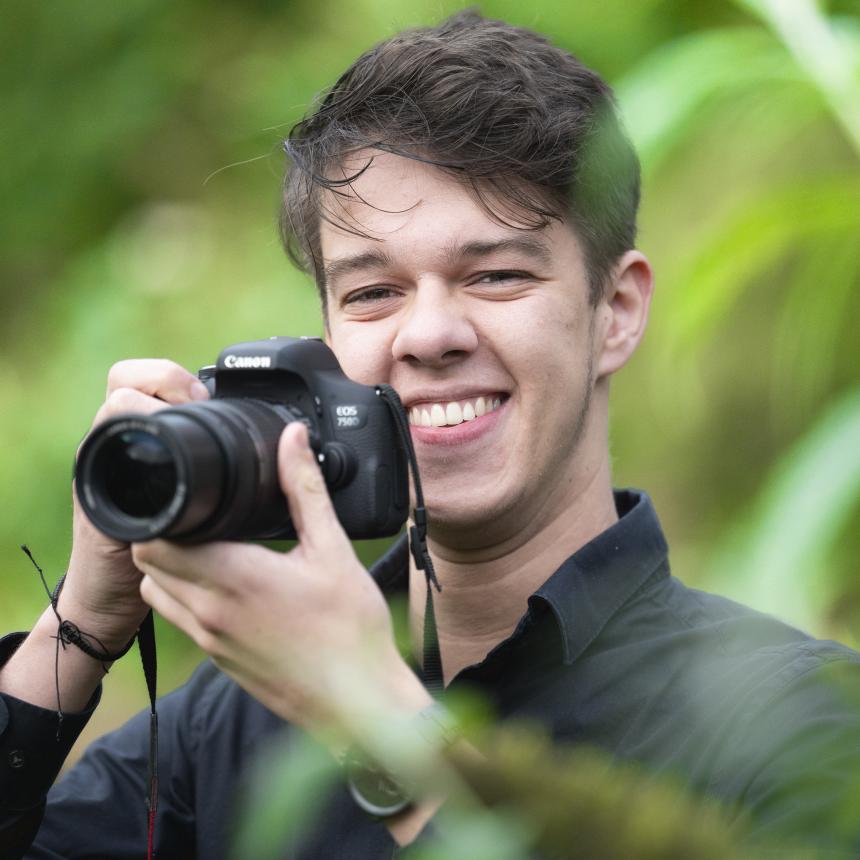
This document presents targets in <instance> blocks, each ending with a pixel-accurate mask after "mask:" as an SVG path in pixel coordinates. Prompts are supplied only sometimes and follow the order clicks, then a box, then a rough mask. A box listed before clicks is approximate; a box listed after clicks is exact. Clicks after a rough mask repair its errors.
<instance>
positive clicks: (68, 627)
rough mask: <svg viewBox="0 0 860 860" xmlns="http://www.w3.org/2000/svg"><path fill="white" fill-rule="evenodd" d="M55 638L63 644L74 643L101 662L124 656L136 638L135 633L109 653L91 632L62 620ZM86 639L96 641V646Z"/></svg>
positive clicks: (109, 661) (112, 660)
mask: <svg viewBox="0 0 860 860" xmlns="http://www.w3.org/2000/svg"><path fill="white" fill-rule="evenodd" d="M57 638H58V639H59V640H60V642H62V643H63V645H76V646H77V647H78V648H80V649H81V651H83V652H84V654H86V655H87V656H88V657H92V658H93V659H94V660H98V661H99V662H101V663H113V662H114V661H115V660H119V658H120V657H125V655H126V654H128V652H129V651H130V650H131V646H132V645H134V641H135V639H137V633H135V634H134V636H132V637H131V639H129V640H128V642H127V643H126V645H125V646H124V647H123V648H122V649H121V650H119V651H116V652H115V653H111V652H110V651H108V650H107V648H105V646H104V643H102V641H101V640H100V639H99V638H98V637H97V636H94V635H93V634H92V633H84V631H83V630H81V629H80V627H78V625H77V624H75V623H74V622H72V621H68V620H64V621H61V622H60V626H59V628H58V630H57ZM87 640H92V641H93V642H95V643H96V645H97V646H98V647H94V646H93V645H91V644H90V643H89V642H88V641H87Z"/></svg>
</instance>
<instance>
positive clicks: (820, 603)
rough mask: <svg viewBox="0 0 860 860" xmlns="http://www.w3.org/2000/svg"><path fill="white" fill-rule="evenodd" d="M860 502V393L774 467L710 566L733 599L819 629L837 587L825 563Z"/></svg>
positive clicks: (846, 400)
mask: <svg viewBox="0 0 860 860" xmlns="http://www.w3.org/2000/svg"><path fill="white" fill-rule="evenodd" d="M858 501H860V388H856V389H854V390H853V391H851V392H850V393H849V394H848V395H846V396H845V397H844V398H843V399H842V400H840V401H838V402H837V403H836V404H835V405H834V406H833V407H832V408H831V409H830V410H829V411H828V412H827V413H826V414H825V415H824V417H823V418H822V419H821V420H820V421H819V422H818V423H817V424H816V425H815V426H814V427H813V428H812V430H810V431H809V433H808V434H807V435H806V436H804V437H803V438H802V439H801V440H800V441H799V442H798V443H797V444H796V445H795V446H794V447H793V448H792V449H791V450H790V451H789V452H788V453H787V454H786V455H784V456H783V457H782V459H781V460H780V461H779V462H778V463H777V465H776V468H775V469H774V470H773V472H772V474H771V476H770V478H769V479H768V481H767V483H766V484H765V485H764V487H763V488H762V490H761V493H760V494H759V497H758V499H757V501H756V502H755V503H754V505H753V506H752V508H751V509H750V510H745V511H742V512H741V513H740V515H739V516H738V518H737V520H736V524H735V528H734V530H733V532H732V534H731V535H730V536H729V538H728V539H727V541H726V542H725V544H724V546H723V547H722V549H721V550H719V551H718V552H717V554H716V557H715V560H714V562H713V563H712V565H711V570H710V577H709V578H711V579H712V580H717V579H718V580H720V581H721V582H723V583H727V584H730V585H731V596H732V597H734V598H735V599H737V600H740V601H742V602H744V603H748V604H749V605H751V606H754V607H755V608H757V609H760V610H763V611H767V612H773V613H775V614H778V615H779V616H780V617H781V618H783V619H785V620H787V621H789V622H791V623H793V624H796V625H798V626H800V627H803V628H806V629H810V628H814V627H815V621H816V618H817V617H820V615H821V610H822V609H823V608H824V607H825V606H826V604H827V602H828V600H829V599H830V598H832V596H833V594H834V591H835V588H836V583H835V582H834V578H833V577H832V576H830V575H829V573H828V569H827V560H828V556H829V553H830V549H831V547H832V545H833V542H834V541H835V540H836V539H837V537H838V536H839V535H840V533H841V532H843V531H844V529H845V528H846V525H847V523H848V521H849V518H850V517H851V516H852V514H853V512H854V511H855V510H856V506H857V503H858Z"/></svg>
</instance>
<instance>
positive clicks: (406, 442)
mask: <svg viewBox="0 0 860 860" xmlns="http://www.w3.org/2000/svg"><path fill="white" fill-rule="evenodd" d="M376 393H377V394H378V395H379V396H380V397H381V398H382V399H383V400H384V401H385V402H386V403H387V404H388V407H389V409H390V410H391V414H392V416H393V417H394V422H395V424H396V426H397V431H398V433H399V434H400V441H401V442H402V443H403V447H404V448H405V449H406V456H407V458H408V459H409V468H410V470H411V471H412V485H413V488H414V490H415V508H414V509H413V511H412V523H413V524H412V526H411V527H410V529H409V549H410V551H411V552H412V558H413V559H414V561H415V566H416V567H417V568H418V570H423V571H424V578H425V581H426V582H427V599H426V603H425V604H424V654H423V662H422V674H423V676H424V685H425V686H426V687H427V689H428V691H429V692H430V693H432V694H433V695H434V696H437V695H438V694H439V693H441V692H442V690H443V689H444V687H445V684H444V676H443V674H442V654H441V653H440V651H439V634H438V631H437V629H436V612H435V610H434V608H433V589H434V588H435V589H436V591H441V590H442V586H441V585H440V584H439V580H438V579H437V577H436V571H435V569H434V568H433V560H432V559H431V558H430V551H429V550H428V549H427V509H426V508H425V507H424V491H423V490H422V489H421V476H420V474H419V472H418V458H417V457H416V456H415V448H414V446H413V445H412V434H411V433H410V432H409V420H408V418H407V417H406V410H405V409H404V408H403V404H402V403H401V402H400V397H399V396H398V395H397V392H396V391H395V390H394V389H393V388H392V387H391V386H390V385H377V386H376Z"/></svg>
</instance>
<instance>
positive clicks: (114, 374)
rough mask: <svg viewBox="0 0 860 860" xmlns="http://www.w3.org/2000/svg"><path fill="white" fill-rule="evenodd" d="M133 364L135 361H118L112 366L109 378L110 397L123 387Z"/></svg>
mask: <svg viewBox="0 0 860 860" xmlns="http://www.w3.org/2000/svg"><path fill="white" fill-rule="evenodd" d="M132 363H133V359H124V360H123V361H117V362H116V363H114V364H112V365H111V367H110V370H108V378H107V391H108V395H110V393H111V392H112V391H113V390H114V389H117V388H120V387H122V386H123V384H124V382H123V380H124V379H125V378H126V376H127V375H128V369H129V365H131V364H132Z"/></svg>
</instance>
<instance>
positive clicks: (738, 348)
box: [619, 0, 860, 638]
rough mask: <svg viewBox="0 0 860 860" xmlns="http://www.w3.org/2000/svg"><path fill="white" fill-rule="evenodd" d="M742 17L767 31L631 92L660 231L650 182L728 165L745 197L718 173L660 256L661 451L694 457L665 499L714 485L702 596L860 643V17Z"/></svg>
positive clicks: (703, 496) (690, 41)
mask: <svg viewBox="0 0 860 860" xmlns="http://www.w3.org/2000/svg"><path fill="white" fill-rule="evenodd" d="M738 5H739V6H740V7H741V8H743V9H746V10H748V11H750V12H751V13H752V14H753V16H754V19H753V21H751V22H750V23H749V24H748V25H744V26H737V27H732V28H722V29H718V30H711V31H705V32H699V33H694V34H691V35H689V36H686V37H682V38H679V39H677V40H674V41H672V42H669V43H668V44H666V45H664V46H661V47H660V48H659V49H658V50H657V51H655V52H653V53H652V54H651V55H650V56H649V57H647V58H646V59H645V60H643V61H642V62H641V63H639V64H638V65H637V66H636V67H634V69H633V70H632V71H631V72H629V73H628V75H627V76H626V77H625V78H624V80H623V81H622V82H621V85H620V86H619V94H620V98H621V101H622V104H623V106H624V108H625V111H624V112H625V115H626V117H627V119H628V124H629V127H630V130H631V133H632V136H633V138H634V141H635V142H636V143H637V145H638V148H639V151H640V153H641V154H642V157H643V166H644V170H645V175H646V217H645V232H646V234H647V233H648V231H649V229H651V227H650V225H651V222H652V221H657V222H659V223H660V225H661V229H664V230H665V229H666V221H665V220H661V217H660V215H659V214H658V215H656V216H654V215H652V214H650V213H649V209H648V200H649V198H648V188H649V183H651V184H652V185H653V187H655V188H656V187H657V186H658V185H659V184H660V183H669V184H671V183H672V182H673V181H676V180H675V177H676V175H681V176H683V175H684V168H683V167H679V166H678V165H680V164H683V163H684V162H685V161H686V162H688V163H694V162H696V161H697V160H698V161H699V162H700V163H701V161H702V160H703V159H711V160H712V162H713V172H714V174H715V175H718V176H720V181H721V182H722V183H723V184H724V185H726V187H725V188H723V189H722V191H721V193H719V194H715V193H714V187H713V186H712V185H711V183H710V181H709V180H708V178H707V177H704V176H701V174H699V175H698V178H700V179H701V180H702V181H701V186H700V189H699V191H698V192H697V194H698V196H700V197H701V202H700V204H699V206H698V207H689V208H690V210H691V211H695V217H694V218H693V219H691V220H688V221H687V222H686V223H681V224H679V225H678V228H677V229H673V228H671V227H670V228H669V230H670V232H669V235H671V236H672V240H671V242H668V241H667V243H666V250H665V251H663V250H662V249H661V250H659V251H658V252H657V254H656V256H657V258H658V263H659V264H658V266H657V271H658V282H659V291H658V297H657V310H656V312H655V319H654V320H653V323H652V331H651V333H650V335H649V338H650V343H649V344H648V346H647V347H646V349H647V352H648V355H649V358H650V359H651V364H650V367H649V368H648V371H647V372H648V375H649V377H650V389H649V394H650V396H651V398H653V411H654V413H655V414H656V416H657V420H658V422H660V423H661V424H662V426H661V427H660V430H662V431H664V432H663V433H661V434H659V435H660V436H661V443H660V444H661V447H665V446H666V445H667V444H668V445H671V444H675V445H679V446H684V447H685V450H683V451H681V452H679V454H680V456H679V457H678V461H677V470H676V471H672V472H671V473H670V475H669V476H667V477H666V478H662V479H658V485H660V484H664V483H671V482H672V481H677V482H681V483H685V482H694V483H698V485H699V487H698V493H697V494H696V495H697V496H698V498H697V499H696V502H695V503H694V504H693V507H692V510H693V511H698V512H699V515H700V517H701V521H700V522H698V523H697V522H693V521H688V523H687V528H688V529H689V531H690V532H695V533H696V535H697V537H696V539H697V541H698V545H699V546H698V549H697V550H696V552H695V555H694V556H693V559H694V561H695V562H696V566H697V567H699V568H700V569H704V570H705V571H707V573H706V574H704V575H699V577H698V581H699V582H704V583H705V584H707V585H711V586H712V587H714V588H717V589H719V590H727V589H728V590H730V591H731V593H732V594H733V596H736V597H739V598H740V599H746V600H749V601H750V602H752V603H753V605H755V606H757V607H758V608H762V609H767V610H769V611H773V612H777V613H779V614H781V615H782V616H783V617H784V618H786V619H788V620H790V621H792V622H794V623H797V624H800V625H803V626H806V627H807V628H809V629H811V630H813V631H816V632H819V633H827V632H834V630H835V632H838V633H839V634H840V635H842V636H843V637H846V638H850V637H851V626H852V625H853V626H854V630H855V631H856V629H857V616H856V611H855V610H856V607H857V606H858V605H860V600H858V589H857V586H856V577H854V576H853V574H854V573H855V572H856V564H855V563H854V561H853V559H854V558H856V552H857V549H858V543H860V542H858V539H857V535H858V534H860V529H858V528H857V522H858V500H860V471H858V469H857V466H856V455H855V454H854V452H853V451H851V450H850V449H851V434H852V433H853V434H854V437H853V442H854V447H856V444H857V439H858V436H857V432H856V421H854V422H853V423H852V419H851V418H850V417H849V416H848V415H847V414H846V413H847V411H849V406H848V401H850V400H851V399H852V396H851V394H850V392H851V390H852V386H853V385H855V384H856V383H857V381H858V375H857V368H858V366H860V350H859V349H858V343H860V342H858V341H857V339H856V337H853V336H852V329H853V314H852V311H853V310H854V309H856V306H857V299H856V295H857V290H858V287H860V242H858V241H857V236H858V235H860V19H858V17H857V16H856V15H853V16H851V15H848V16H836V15H831V16H829V17H828V16H827V15H826V14H825V12H824V11H823V8H822V6H821V5H820V4H818V3H815V2H812V0H785V2H783V1H782V0H773V2H771V0H739V3H738ZM657 193H658V194H659V191H658V192H657ZM652 199H653V198H652ZM685 205H687V206H689V200H687V201H686V204H685ZM676 214H677V213H676ZM658 241H660V240H658ZM664 241H666V240H664ZM663 254H665V259H660V258H661V255H663ZM670 379H671V380H672V382H673V384H672V385H669V384H667V382H668V380H670ZM624 382H625V381H624V380H622V382H621V385H622V386H623V385H624ZM839 398H842V399H843V400H844V401H845V403H843V406H842V407H841V408H837V407H833V409H834V413H833V414H831V413H830V412H829V410H830V409H831V406H830V403H831V401H833V400H838V399H839ZM622 409H623V407H622ZM825 413H827V416H828V417H821V416H822V415H823V414H825ZM837 414H838V415H841V416H843V419H842V420H843V427H842V430H841V431H840V430H838V429H836V428H835V427H834V423H835V422H838V420H839V419H838V417H837ZM802 436H806V437H807V438H805V439H800V438H799V437H802ZM625 443H626V444H629V442H627V441H626V440H625ZM645 444H646V446H647V445H648V444H650V443H648V442H647V440H646V441H645ZM690 446H693V448H692V449H691V447H690ZM697 447H698V448H699V450H696V448H697ZM801 461H802V462H801ZM769 463H773V464H774V465H772V466H771V467H770V468H768V464H769ZM787 476H790V477H787ZM833 478H836V480H835V481H834V480H833ZM687 492H688V493H689V494H690V498H691V499H692V498H694V494H695V490H694V489H693V486H692V485H690V486H689V487H688V490H687ZM732 508H734V511H732ZM682 516H683V515H682ZM741 533H743V534H744V535H746V539H745V540H744V541H743V549H739V546H740V544H739V539H738V535H739V534H741ZM722 535H728V537H727V538H725V541H727V542H728V543H729V544H730V545H731V547H733V548H734V550H735V551H734V552H732V551H730V550H729V549H728V548H726V547H724V546H723V541H724V539H723V537H722ZM706 543H710V544H711V546H712V547H713V549H712V550H708V549H707V548H706V547H705V546H703V545H705V544H706ZM683 557H684V559H685V560H686V559H687V558H689V557H688V556H686V555H684V556H683ZM711 558H712V559H714V561H709V559H711ZM729 558H730V559H731V561H730V562H729V561H728V559H729ZM681 575H682V576H684V577H685V578H688V579H689V578H690V572H689V571H686V570H682V571H681ZM846 606H847V607H848V608H849V610H851V607H853V610H851V611H845V609H846ZM840 609H841V611H840ZM837 615H838V616H839V617H840V620H841V624H840V625H839V626H838V628H834V626H833V624H832V621H833V619H834V618H835V617H836V616H837ZM852 619H853V620H852Z"/></svg>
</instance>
